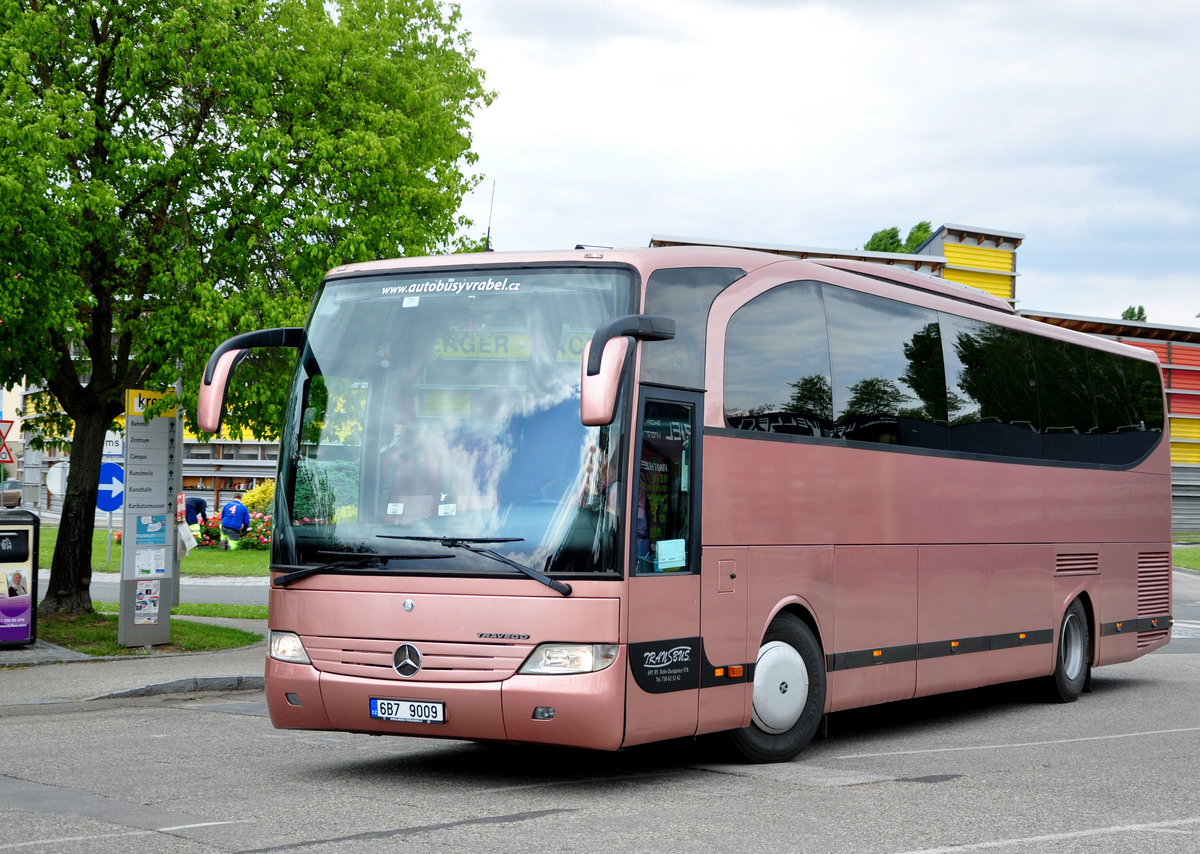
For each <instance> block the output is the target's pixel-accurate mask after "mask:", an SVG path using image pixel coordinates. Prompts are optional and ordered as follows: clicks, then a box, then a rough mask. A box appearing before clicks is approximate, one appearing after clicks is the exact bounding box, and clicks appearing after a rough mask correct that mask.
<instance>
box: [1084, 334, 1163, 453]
mask: <svg viewBox="0 0 1200 854" xmlns="http://www.w3.org/2000/svg"><path fill="white" fill-rule="evenodd" d="M1088 359H1089V361H1090V364H1091V371H1092V386H1093V388H1094V389H1095V392H1096V416H1097V425H1096V433H1097V435H1096V437H1095V445H1096V448H1095V451H1094V453H1093V459H1094V460H1095V461H1096V462H1099V463H1109V464H1112V465H1121V464H1124V463H1131V462H1134V461H1135V460H1139V459H1141V458H1142V457H1143V456H1145V455H1146V454H1147V453H1148V452H1149V451H1150V449H1151V448H1153V447H1154V445H1155V443H1156V442H1157V441H1158V439H1159V438H1160V435H1161V433H1162V429H1163V405H1162V381H1161V378H1160V376H1159V373H1158V368H1157V367H1156V366H1155V365H1153V364H1151V363H1150V362H1143V361H1141V360H1139V359H1126V358H1124V357H1123V356H1118V355H1116V354H1115V353H1105V352H1103V351H1100V350H1089V351H1088Z"/></svg>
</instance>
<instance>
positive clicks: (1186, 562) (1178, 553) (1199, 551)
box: [1171, 547, 1200, 570]
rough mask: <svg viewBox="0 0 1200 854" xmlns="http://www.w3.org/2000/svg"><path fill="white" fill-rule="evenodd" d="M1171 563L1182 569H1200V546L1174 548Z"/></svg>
mask: <svg viewBox="0 0 1200 854" xmlns="http://www.w3.org/2000/svg"><path fill="white" fill-rule="evenodd" d="M1171 563H1172V565H1174V566H1182V567H1183V568H1184V569H1195V570H1200V547H1198V548H1194V549H1175V550H1174V552H1173V553H1172V557H1171Z"/></svg>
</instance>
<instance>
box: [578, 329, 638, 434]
mask: <svg viewBox="0 0 1200 854" xmlns="http://www.w3.org/2000/svg"><path fill="white" fill-rule="evenodd" d="M592 343H593V342H591V341H588V342H587V343H586V344H584V345H583V371H582V372H581V373H582V377H581V382H580V386H579V418H580V420H581V421H582V422H583V424H584V426H585V427H603V426H604V425H605V424H611V423H612V420H613V414H614V413H615V412H616V409H617V392H618V391H619V390H620V388H621V372H622V369H623V368H624V367H625V357H626V356H628V355H629V339H628V338H626V337H624V336H622V337H621V338H610V339H609V340H608V341H606V342H605V343H604V346H603V349H602V350H601V351H600V353H601V355H600V358H599V359H597V360H596V361H598V362H599V368H598V369H597V371H596V373H595V374H588V369H587V365H588V362H589V358H588V354H589V353H590V351H591V349H592Z"/></svg>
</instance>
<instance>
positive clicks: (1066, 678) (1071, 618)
mask: <svg viewBox="0 0 1200 854" xmlns="http://www.w3.org/2000/svg"><path fill="white" fill-rule="evenodd" d="M1091 672H1092V632H1091V627H1090V626H1089V625H1088V618H1087V612H1086V611H1084V609H1083V603H1082V602H1080V601H1079V600H1078V599H1076V600H1075V601H1073V602H1072V603H1071V604H1070V605H1068V606H1067V610H1066V611H1065V612H1064V613H1063V618H1062V625H1060V626H1059V627H1058V651H1057V652H1056V653H1055V657H1054V676H1053V677H1051V682H1052V690H1051V693H1050V697H1051V699H1052V700H1057V701H1058V702H1060V703H1073V702H1075V701H1076V700H1078V699H1079V695H1080V694H1082V693H1083V689H1084V686H1085V685H1087V682H1088V678H1089V677H1090V676H1091Z"/></svg>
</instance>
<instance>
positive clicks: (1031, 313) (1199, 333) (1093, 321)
mask: <svg viewBox="0 0 1200 854" xmlns="http://www.w3.org/2000/svg"><path fill="white" fill-rule="evenodd" d="M1017 314H1019V315H1021V316H1022V317H1028V318H1030V319H1031V320H1040V321H1041V322H1042V323H1049V324H1051V325H1052V326H1062V327H1065V328H1067V329H1074V330H1076V331H1078V332H1088V333H1090V334H1092V335H1104V336H1108V337H1113V338H1141V339H1144V340H1151V341H1176V342H1179V343H1181V344H1200V329H1189V328H1188V327H1186V326H1161V325H1159V324H1155V323H1141V322H1138V321H1136V320H1112V319H1110V318H1105V317H1083V316H1080V315H1074V314H1057V313H1055V312H1049V311H1036V310H1033V309H1021V310H1020V311H1018V312H1017Z"/></svg>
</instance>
